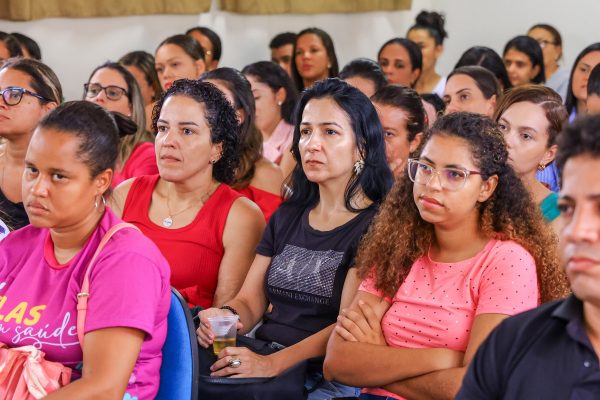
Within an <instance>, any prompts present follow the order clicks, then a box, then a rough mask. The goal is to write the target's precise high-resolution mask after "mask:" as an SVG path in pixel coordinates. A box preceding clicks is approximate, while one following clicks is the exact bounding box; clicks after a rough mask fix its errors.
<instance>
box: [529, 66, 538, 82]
mask: <svg viewBox="0 0 600 400" xmlns="http://www.w3.org/2000/svg"><path fill="white" fill-rule="evenodd" d="M539 73H540V66H539V65H536V66H535V67H533V68H531V74H530V76H529V80H530V81H532V80H533V78H535V77H536V76H537V75H538V74H539Z"/></svg>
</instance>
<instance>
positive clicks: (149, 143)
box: [83, 62, 158, 188]
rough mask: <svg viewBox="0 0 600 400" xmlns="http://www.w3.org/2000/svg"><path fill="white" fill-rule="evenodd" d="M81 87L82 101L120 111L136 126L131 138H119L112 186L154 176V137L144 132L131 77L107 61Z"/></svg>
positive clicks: (140, 106) (138, 96) (141, 108)
mask: <svg viewBox="0 0 600 400" xmlns="http://www.w3.org/2000/svg"><path fill="white" fill-rule="evenodd" d="M83 88H84V96H83V97H84V100H87V101H91V102H92V103H96V104H98V105H100V106H102V107H104V108H105V109H107V110H108V111H115V112H119V113H121V114H123V115H125V116H127V117H129V118H131V119H132V120H133V122H135V123H136V125H137V130H136V132H135V133H134V134H133V135H126V136H123V137H121V145H120V146H119V157H118V158H117V167H116V169H115V172H114V176H113V180H112V187H113V188H114V187H116V186H117V185H118V184H119V183H121V182H123V181H125V180H127V179H129V178H134V177H137V176H141V175H154V174H157V173H158V167H157V166H156V155H155V153H154V138H153V136H152V134H150V133H149V132H148V131H146V115H145V111H144V103H143V100H142V95H141V93H140V88H139V86H138V84H137V82H136V80H135V78H134V77H133V75H132V74H131V73H130V72H129V71H128V70H127V69H126V68H125V67H124V66H122V65H121V64H119V63H115V62H106V63H104V64H102V65H100V66H99V67H97V68H96V69H95V70H94V71H93V72H92V74H91V75H90V79H89V80H88V82H87V83H86V84H84V85H83Z"/></svg>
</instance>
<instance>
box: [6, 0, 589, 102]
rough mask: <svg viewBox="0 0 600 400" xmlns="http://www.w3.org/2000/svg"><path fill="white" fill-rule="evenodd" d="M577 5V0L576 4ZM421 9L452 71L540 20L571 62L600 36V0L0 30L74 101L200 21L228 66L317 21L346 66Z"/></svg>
mask: <svg viewBox="0 0 600 400" xmlns="http://www.w3.org/2000/svg"><path fill="white" fill-rule="evenodd" d="M573 4H577V7H574V6H573ZM421 9H436V10H441V11H443V12H445V13H446V15H447V30H448V32H449V34H450V38H449V39H448V40H447V42H446V46H445V47H446V51H445V53H444V55H443V56H442V58H441V59H440V60H439V64H438V70H439V72H440V73H443V74H446V73H448V72H449V71H450V70H451V68H452V66H453V65H454V64H455V63H456V60H457V59H458V57H459V56H460V54H461V53H462V52H463V51H464V50H465V49H466V48H468V47H470V46H473V45H486V46H489V47H492V48H494V49H495V50H496V51H498V52H501V51H502V48H503V46H504V44H505V43H506V42H507V41H508V40H509V39H510V38H512V37H513V36H516V35H518V34H521V33H524V32H525V31H526V30H527V28H528V27H529V26H531V25H533V24H534V23H537V22H547V23H550V24H553V25H555V26H556V27H557V28H558V29H559V31H560V32H561V34H562V35H563V40H564V43H565V62H566V63H570V62H572V61H573V59H574V58H575V56H576V54H577V53H578V52H579V51H580V50H581V49H582V48H583V47H585V46H587V45H588V44H590V43H592V42H594V41H600V34H598V30H597V28H596V26H597V23H596V21H595V20H594V19H593V17H594V16H597V15H600V1H597V0H578V1H577V2H571V3H566V2H564V1H562V0H561V1H559V0H502V1H497V0H413V9H412V10H410V11H399V12H389V13H383V12H374V13H364V14H323V15H314V16H306V15H278V16H241V15H236V14H230V13H225V12H221V11H219V10H216V9H215V7H213V9H212V10H211V12H209V13H205V14H201V15H189V16H175V15H165V16H143V17H122V18H88V19H46V20H39V21H32V22H8V21H0V30H3V31H7V32H12V31H19V32H22V33H24V34H26V35H30V36H31V37H33V38H34V39H36V40H37V41H38V42H39V44H40V45H41V47H42V53H43V58H44V61H45V62H46V63H47V64H49V65H50V66H51V67H52V68H53V69H54V70H55V71H56V73H57V74H58V76H59V78H60V79H61V82H62V83H63V86H64V89H65V97H66V98H67V99H68V100H72V99H77V98H80V96H81V91H82V85H83V83H84V82H85V80H86V79H87V77H88V75H89V73H90V72H91V70H92V69H93V68H94V67H95V66H97V65H98V64H100V63H103V62H104V61H106V60H108V59H111V60H116V59H118V58H119V57H120V56H121V55H123V54H124V53H126V52H128V51H131V50H138V49H141V50H146V51H150V52H153V51H154V50H155V47H156V45H157V44H158V43H159V42H160V41H161V40H162V39H164V38H166V37H167V36H170V35H173V34H176V33H182V32H184V31H185V30H186V29H187V28H189V27H191V26H194V25H196V24H198V23H200V24H205V25H207V26H210V27H212V28H213V29H215V30H216V31H217V32H218V33H219V34H220V35H221V37H222V39H223V41H224V54H223V58H222V64H223V65H226V66H233V67H236V68H241V67H243V66H244V65H246V64H248V63H250V62H253V61H258V60H261V59H267V58H268V56H269V52H268V48H267V44H268V41H269V39H270V38H271V37H272V36H273V35H274V34H276V33H278V32H281V31H284V30H296V31H297V30H300V29H302V28H305V27H308V26H318V27H320V28H322V29H325V30H326V31H328V32H329V33H330V34H331V35H332V37H333V39H334V41H335V45H336V51H337V53H338V58H339V61H340V66H342V65H344V64H345V63H346V62H348V61H349V60H351V59H352V58H355V57H359V56H366V57H372V58H374V57H375V56H376V54H377V50H378V49H379V46H380V45H381V44H382V43H383V42H385V41H386V40H387V39H389V38H391V37H393V36H404V35H405V33H406V30H407V28H408V27H409V26H410V25H411V24H412V22H413V20H414V17H415V15H416V14H417V13H418V11H420V10H421Z"/></svg>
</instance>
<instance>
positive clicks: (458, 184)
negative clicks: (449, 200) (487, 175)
mask: <svg viewBox="0 0 600 400" xmlns="http://www.w3.org/2000/svg"><path fill="white" fill-rule="evenodd" d="M436 175H437V176H438V177H439V179H440V184H441V185H442V188H443V189H446V190H450V191H455V190H460V189H462V187H463V186H465V183H466V182H467V178H469V175H481V172H478V171H470V170H468V169H464V168H440V169H437V168H434V167H432V166H431V165H429V164H427V163H426V162H424V161H420V160H417V159H416V158H410V159H409V160H408V177H409V178H410V180H411V181H413V182H414V183H418V184H420V185H427V184H428V183H429V182H430V181H431V179H433V177H434V176H436Z"/></svg>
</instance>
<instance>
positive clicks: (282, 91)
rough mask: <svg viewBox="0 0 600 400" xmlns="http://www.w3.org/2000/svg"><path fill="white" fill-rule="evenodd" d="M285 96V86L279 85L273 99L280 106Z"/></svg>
mask: <svg viewBox="0 0 600 400" xmlns="http://www.w3.org/2000/svg"><path fill="white" fill-rule="evenodd" d="M286 97H287V93H286V91H285V88H283V87H280V88H279V89H277V91H276V92H275V101H276V102H277V104H279V105H280V106H281V105H282V104H283V102H284V101H285V98H286Z"/></svg>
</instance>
